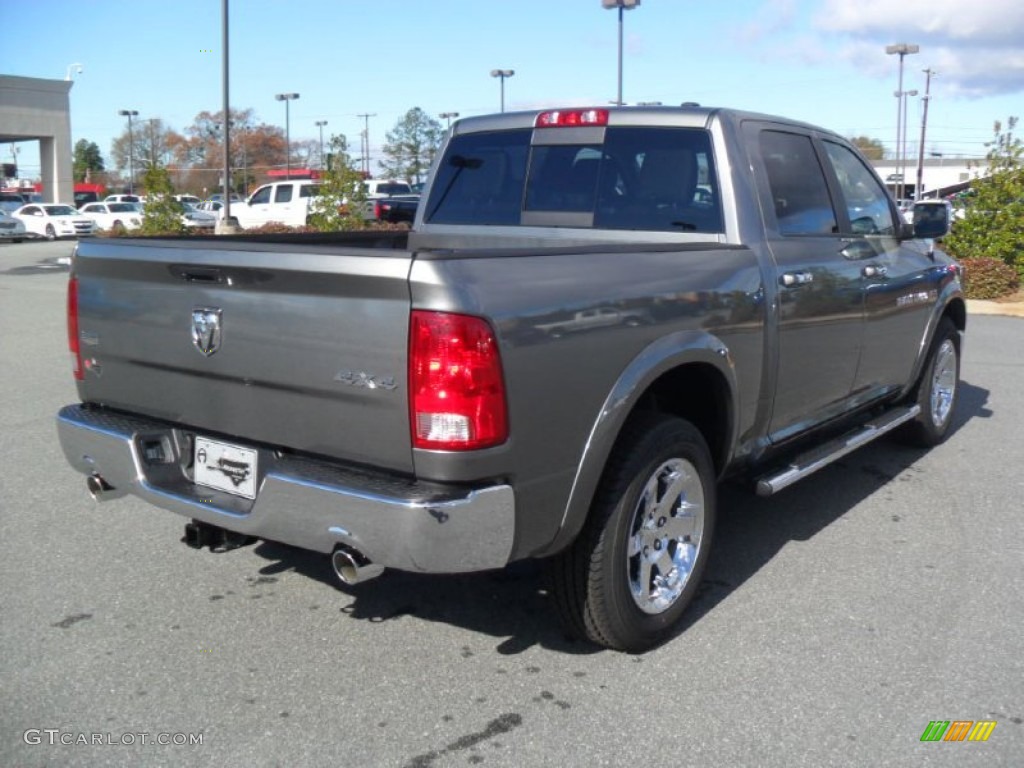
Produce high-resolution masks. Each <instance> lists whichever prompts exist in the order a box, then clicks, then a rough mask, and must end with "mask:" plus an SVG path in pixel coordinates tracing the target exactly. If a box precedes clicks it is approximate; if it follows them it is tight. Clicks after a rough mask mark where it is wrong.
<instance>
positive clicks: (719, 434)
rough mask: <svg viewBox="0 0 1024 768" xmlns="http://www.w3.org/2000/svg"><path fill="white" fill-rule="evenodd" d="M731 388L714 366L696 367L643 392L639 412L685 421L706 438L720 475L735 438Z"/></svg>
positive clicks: (671, 374)
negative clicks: (664, 415)
mask: <svg viewBox="0 0 1024 768" xmlns="http://www.w3.org/2000/svg"><path fill="white" fill-rule="evenodd" d="M729 401H730V398H729V385H728V382H727V381H726V380H725V377H724V376H722V374H721V373H719V371H718V370H716V369H715V368H714V367H713V366H711V365H706V364H702V363H694V364H690V365H684V366H681V367H679V368H674V369H673V370H671V371H667V372H666V373H663V374H662V375H661V376H660V377H659V378H658V379H656V380H655V381H654V382H653V383H652V384H651V385H650V386H649V387H648V388H647V391H646V392H644V394H643V396H642V397H641V398H640V401H639V402H638V403H637V406H636V409H635V410H637V411H640V410H643V411H653V412H656V413H666V414H671V415H673V416H678V417H679V418H682V419H686V420H687V421H688V422H690V423H691V424H693V426H695V427H696V428H697V429H698V430H699V431H700V433H701V435H703V437H704V440H705V441H706V442H707V444H708V448H709V449H710V450H711V457H712V459H714V462H715V471H716V472H717V473H719V474H720V473H721V472H722V470H723V468H724V467H725V462H726V460H727V456H728V450H729V442H730V435H731V434H732V413H731V407H730V402H729Z"/></svg>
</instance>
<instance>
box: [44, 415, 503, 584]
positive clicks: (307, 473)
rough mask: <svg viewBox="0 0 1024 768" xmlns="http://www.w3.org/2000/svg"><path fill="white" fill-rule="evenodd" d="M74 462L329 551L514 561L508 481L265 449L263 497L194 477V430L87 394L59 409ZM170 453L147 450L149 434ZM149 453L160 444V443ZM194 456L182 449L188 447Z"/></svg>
mask: <svg viewBox="0 0 1024 768" xmlns="http://www.w3.org/2000/svg"><path fill="white" fill-rule="evenodd" d="M57 432H58V435H59V437H60V443H61V447H62V448H63V450H64V455H65V456H66V457H67V460H68V462H69V463H70V464H71V466H72V467H74V468H75V469H76V470H77V471H79V472H81V473H82V474H85V475H94V476H99V477H101V478H102V479H103V480H105V481H106V483H107V484H109V485H110V486H112V490H111V491H109V492H108V493H106V494H104V495H103V498H104V499H106V498H116V497H118V496H123V495H125V494H132V495H134V496H138V497H139V498H141V499H144V500H145V501H148V502H150V503H151V504H153V505H155V506H158V507H162V508H164V509H167V510H170V511H171V512H176V513H178V514H179V515H183V516H184V517H187V518H193V519H196V520H200V521H202V522H205V523H210V524H211V525H217V526H220V527H222V528H226V529H227V530H230V531H235V532H237V533H242V534H246V535H249V536H255V537H258V538H262V539H269V540H272V541H278V542H281V543H284V544H290V545H292V546H296V547H301V548H303V549H310V550H314V551H316V552H331V551H332V550H333V549H334V548H335V547H337V546H338V545H345V546H347V547H350V548H352V549H355V550H357V551H358V552H360V553H362V554H363V555H364V556H365V557H366V558H368V559H369V560H370V561H371V562H373V563H376V564H378V565H382V566H385V567H389V568H397V569H400V570H406V571H420V572H429V573H458V572H466V571H480V570H487V569H489V568H500V567H502V566H504V565H506V564H507V563H508V559H509V554H510V553H511V551H512V544H513V538H514V534H515V496H514V492H513V490H512V488H511V487H510V486H508V485H486V486H482V487H469V488H467V487H465V486H447V485H441V484H434V483H423V482H418V481H415V480H409V479H406V478H399V477H393V476H390V475H385V474H383V473H380V474H378V473H372V472H367V471H362V470H356V469H350V468H346V467H342V466H339V465H336V464H331V463H328V462H325V461H319V460H314V459H309V458H300V457H296V456H291V455H281V454H279V453H276V452H274V451H273V450H271V449H264V448H260V449H259V457H260V458H259V463H260V472H259V477H258V491H257V494H256V498H255V499H254V500H249V499H244V498H241V497H237V496H233V495H231V494H227V493H223V492H220V491H215V490H211V489H209V488H204V487H202V486H197V485H195V484H194V483H193V482H192V481H191V480H190V479H189V477H188V470H187V467H186V465H187V463H188V458H187V455H188V453H189V449H188V445H189V435H190V433H189V431H188V430H185V429H183V428H181V427H178V426H175V425H172V424H167V423H165V422H160V421H155V420H151V419H146V418H142V417H138V416H135V415H129V414H124V413H120V412H116V411H110V410H106V409H103V408H96V407H90V406H86V405H69V406H66V407H65V408H62V409H61V411H60V413H59V414H58V415H57ZM156 444H159V445H161V446H162V449H163V451H162V452H163V458H162V459H161V460H160V461H156V462H154V461H153V460H152V458H151V457H150V458H147V456H148V455H150V454H149V453H147V446H148V447H150V448H151V447H152V446H154V445H156ZM150 453H151V452H150ZM183 454H184V455H185V456H186V458H185V459H184V460H183V459H182V455H183Z"/></svg>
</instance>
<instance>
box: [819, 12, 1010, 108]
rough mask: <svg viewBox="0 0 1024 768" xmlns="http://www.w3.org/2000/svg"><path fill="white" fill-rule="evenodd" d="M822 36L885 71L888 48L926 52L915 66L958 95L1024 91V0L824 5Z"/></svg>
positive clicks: (868, 67)
mask: <svg viewBox="0 0 1024 768" xmlns="http://www.w3.org/2000/svg"><path fill="white" fill-rule="evenodd" d="M813 23H814V25H815V27H816V28H818V29H819V30H821V31H823V32H826V33H830V34H832V35H836V36H838V37H839V38H841V39H842V38H845V39H846V40H847V42H846V44H845V45H843V46H841V48H840V55H841V56H843V58H846V59H848V60H849V61H851V62H852V63H854V64H855V65H858V66H860V67H862V68H864V69H866V70H867V71H872V72H879V73H880V72H881V71H882V69H883V68H884V67H885V66H886V64H887V65H888V70H889V71H892V69H893V67H892V64H891V61H889V62H885V61H884V59H886V58H890V57H884V58H883V57H882V56H880V55H879V53H880V51H881V50H883V49H884V47H885V45H888V44H892V43H898V42H910V43H916V44H917V45H919V46H920V47H921V50H920V53H918V54H916V55H914V56H912V57H909V58H908V59H907V60H906V61H907V63H908V65H909V64H910V63H911V62H913V64H914V65H918V64H919V65H920V66H921V68H924V67H925V66H928V67H931V68H933V69H936V70H938V71H939V73H940V74H941V77H942V86H943V88H944V89H945V90H947V91H948V92H949V93H952V94H958V95H962V96H966V97H982V96H992V95H998V94H1009V93H1017V92H1021V91H1024V3H1022V2H1021V0H970V1H969V2H961V1H959V0H956V1H955V0H898V2H893V1H892V0H859V2H856V3H853V2H849V0H825V2H824V7H823V8H821V10H820V11H819V13H817V14H816V15H815V17H814V20H813Z"/></svg>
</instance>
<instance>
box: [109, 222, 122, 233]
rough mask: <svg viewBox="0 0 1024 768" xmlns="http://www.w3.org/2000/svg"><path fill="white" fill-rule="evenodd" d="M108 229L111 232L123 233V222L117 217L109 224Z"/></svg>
mask: <svg viewBox="0 0 1024 768" xmlns="http://www.w3.org/2000/svg"><path fill="white" fill-rule="evenodd" d="M110 231H111V232H113V233H114V234H115V235H121V234H124V224H123V223H121V220H120V219H118V220H117V221H115V222H114V223H113V224H112V225H111V227H110Z"/></svg>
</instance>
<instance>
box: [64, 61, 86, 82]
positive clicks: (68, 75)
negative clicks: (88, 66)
mask: <svg viewBox="0 0 1024 768" xmlns="http://www.w3.org/2000/svg"><path fill="white" fill-rule="evenodd" d="M71 70H75V72H77V73H78V74H82V71H83V68H82V65H81V64H80V63H79V62H77V61H76V62H75V63H74V64H68V68H67V70H66V71H65V72H64V79H65V80H72V79H74V78H73V77H72V75H71Z"/></svg>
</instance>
